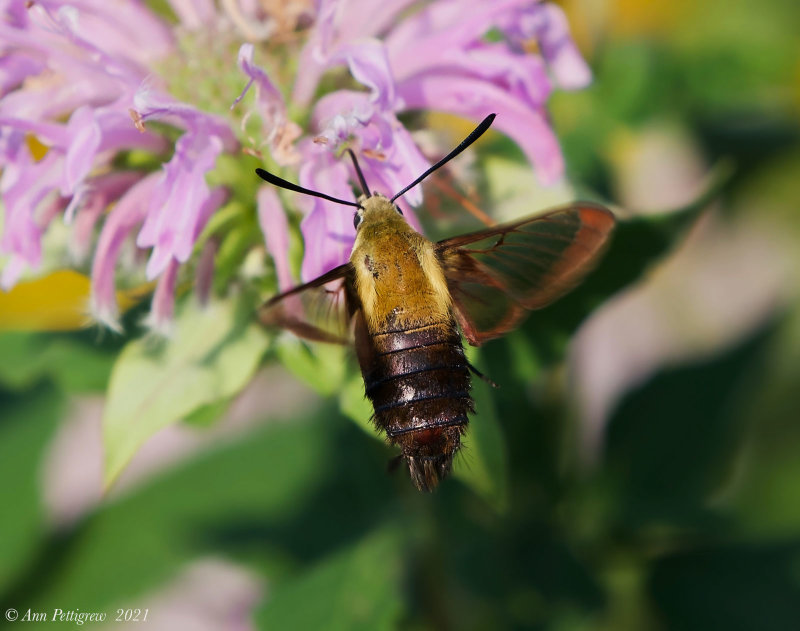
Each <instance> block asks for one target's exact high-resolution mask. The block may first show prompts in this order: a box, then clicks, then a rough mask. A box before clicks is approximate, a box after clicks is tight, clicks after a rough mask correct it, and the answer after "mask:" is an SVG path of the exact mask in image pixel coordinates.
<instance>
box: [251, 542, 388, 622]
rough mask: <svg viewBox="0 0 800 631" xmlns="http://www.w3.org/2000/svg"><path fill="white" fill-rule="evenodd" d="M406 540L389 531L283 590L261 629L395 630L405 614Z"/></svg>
mask: <svg viewBox="0 0 800 631" xmlns="http://www.w3.org/2000/svg"><path fill="white" fill-rule="evenodd" d="M402 542H403V538H402V537H401V536H400V534H399V533H398V532H397V530H396V529H395V528H393V527H391V526H385V527H383V528H380V529H378V530H377V531H376V532H374V533H372V534H371V535H369V536H367V537H365V538H364V539H362V540H361V541H359V542H358V543H357V544H355V545H353V546H351V547H349V548H348V549H346V550H344V551H342V552H340V553H338V554H336V555H334V556H333V557H332V558H329V559H327V560H325V561H323V562H322V563H320V564H319V565H318V566H317V567H315V568H313V569H312V570H311V571H309V572H308V573H307V574H304V575H301V576H300V577H299V578H297V579H296V580H294V581H292V582H289V583H287V584H285V586H284V587H283V588H279V589H278V590H277V591H276V592H275V594H274V595H273V596H272V598H271V599H270V600H269V601H268V602H267V604H266V605H265V606H264V607H263V609H262V610H261V611H260V612H259V613H258V614H257V617H256V621H257V624H258V628H259V629H297V630H298V631H299V630H303V629H309V630H316V629H327V630H328V631H336V630H339V629H341V630H342V631H357V630H358V629H364V630H365V631H379V630H380V629H387V630H388V629H396V628H397V624H398V621H399V618H400V615H401V613H402V611H403V594H402V589H401V584H400V583H401V578H402V572H401V569H402V553H403V546H402Z"/></svg>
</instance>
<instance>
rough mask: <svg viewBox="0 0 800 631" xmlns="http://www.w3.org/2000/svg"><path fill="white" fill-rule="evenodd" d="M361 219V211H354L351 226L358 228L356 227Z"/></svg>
mask: <svg viewBox="0 0 800 631" xmlns="http://www.w3.org/2000/svg"><path fill="white" fill-rule="evenodd" d="M362 219H363V217H362V216H361V213H355V214H354V215H353V227H354V228H355V229H356V230H358V227H359V226H360V225H361V220H362Z"/></svg>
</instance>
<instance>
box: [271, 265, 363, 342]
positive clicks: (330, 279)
mask: <svg viewBox="0 0 800 631" xmlns="http://www.w3.org/2000/svg"><path fill="white" fill-rule="evenodd" d="M351 277H352V266H351V265H350V263H345V264H344V265H340V266H339V267H335V268H334V269H332V270H331V271H330V272H327V273H325V274H323V275H322V276H320V277H318V278H315V279H314V280H312V281H311V282H308V283H305V284H304V285H299V286H298V287H295V288H294V289H290V290H289V291H286V292H284V293H282V294H279V295H277V296H275V297H273V298H271V299H269V300H268V301H267V302H265V303H264V304H263V305H261V307H260V308H259V309H258V318H259V320H260V321H261V323H262V324H263V325H265V326H269V327H280V328H283V329H287V330H288V331H291V332H292V333H294V334H295V335H297V336H298V337H302V338H305V339H307V340H312V341H315V342H330V343H333V344H347V343H349V341H350V337H351V334H350V320H351V318H352V316H353V313H354V312H355V310H356V308H357V305H356V303H355V301H354V300H353V297H352V294H351V292H350V278H351Z"/></svg>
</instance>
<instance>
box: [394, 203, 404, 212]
mask: <svg viewBox="0 0 800 631" xmlns="http://www.w3.org/2000/svg"><path fill="white" fill-rule="evenodd" d="M394 209H395V210H396V211H397V214H398V215H402V214H403V211H402V210H400V206H398V205H397V204H395V205H394Z"/></svg>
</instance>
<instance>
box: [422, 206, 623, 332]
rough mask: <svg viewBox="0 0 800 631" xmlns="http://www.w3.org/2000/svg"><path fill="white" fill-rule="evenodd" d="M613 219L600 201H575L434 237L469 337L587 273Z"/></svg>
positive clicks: (506, 326)
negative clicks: (456, 234)
mask: <svg viewBox="0 0 800 631" xmlns="http://www.w3.org/2000/svg"><path fill="white" fill-rule="evenodd" d="M613 227H614V215H612V214H611V212H610V211H608V210H607V209H606V208H604V207H602V206H599V205H596V204H591V203H588V202H581V203H576V204H572V205H570V206H566V207H563V208H558V209H555V210H552V211H550V212H548V213H546V214H544V215H540V216H537V217H534V218H531V219H525V220H522V221H519V222H516V223H512V224H507V225H504V226H497V227H494V228H490V229H488V230H482V231H480V232H475V233H471V234H466V235H462V236H459V237H454V238H452V239H446V240H444V241H440V242H439V243H438V244H437V253H438V255H439V258H440V260H441V262H442V266H443V269H444V273H445V276H446V277H447V283H448V287H449V289H450V293H451V296H452V298H453V304H454V306H455V312H456V317H457V319H458V321H459V324H460V325H461V328H462V330H463V331H464V335H465V336H466V337H467V339H468V340H469V342H470V343H471V344H473V345H476V346H477V345H479V344H482V343H483V342H486V341H487V340H490V339H493V338H495V337H499V336H500V335H503V334H504V333H506V332H508V331H510V330H511V329H513V328H514V327H515V326H516V325H517V324H518V323H519V321H520V319H521V318H522V317H523V316H524V315H525V312H526V311H528V310H531V309H540V308H542V307H544V306H546V305H548V304H550V303H551V302H553V301H554V300H557V299H558V298H560V297H561V296H563V295H564V294H566V293H567V292H569V291H570V290H571V289H572V288H574V287H575V286H576V285H577V284H578V283H580V281H581V280H582V279H583V278H584V277H585V276H586V274H588V273H589V272H590V271H591V270H592V268H593V267H594V266H595V265H596V263H597V261H598V260H599V259H600V256H601V255H602V253H603V251H604V248H605V245H606V244H607V243H608V237H609V235H610V234H611V231H612V230H613Z"/></svg>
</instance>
